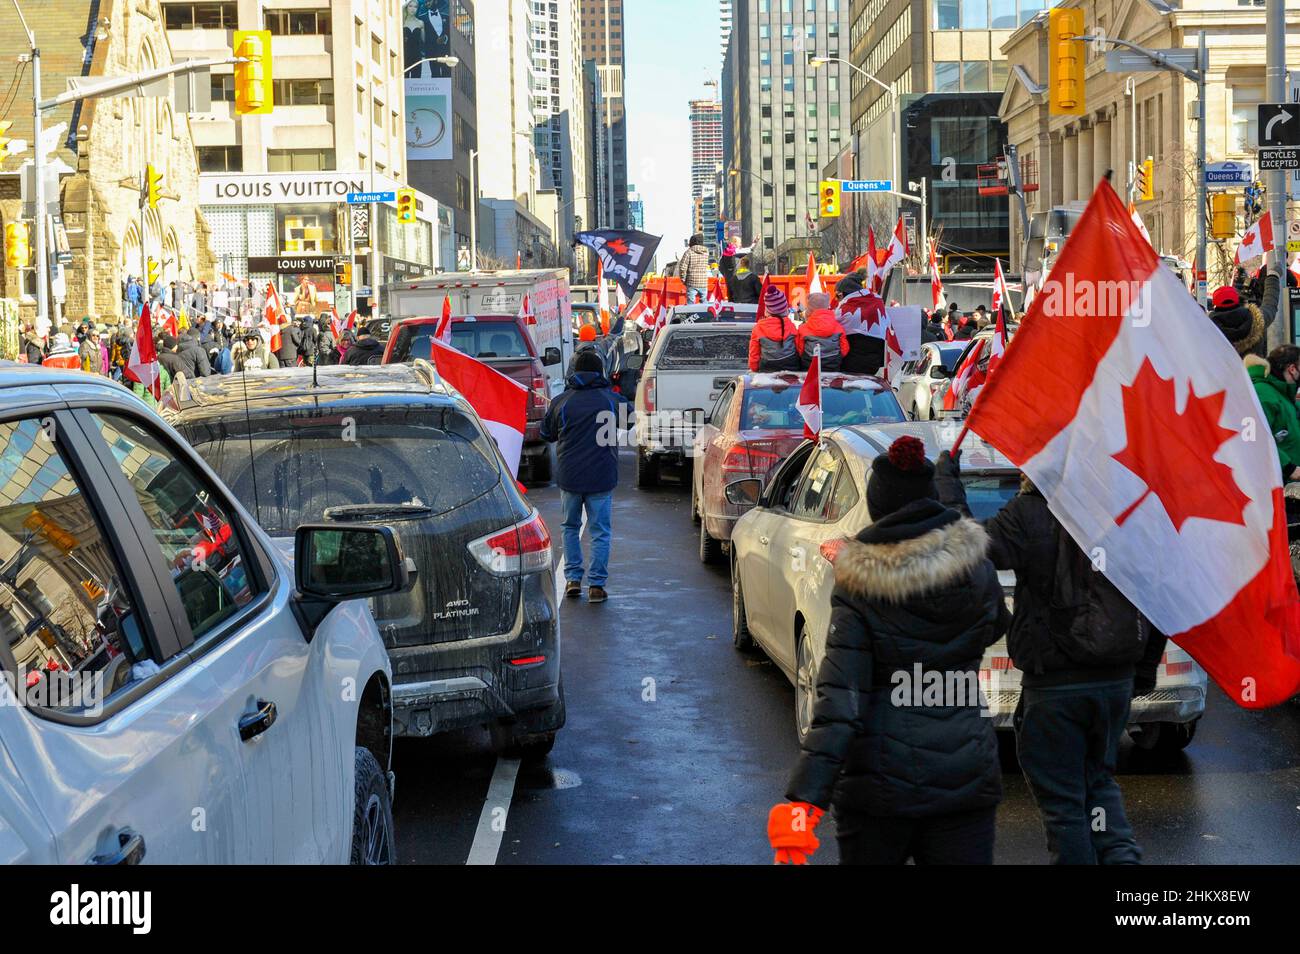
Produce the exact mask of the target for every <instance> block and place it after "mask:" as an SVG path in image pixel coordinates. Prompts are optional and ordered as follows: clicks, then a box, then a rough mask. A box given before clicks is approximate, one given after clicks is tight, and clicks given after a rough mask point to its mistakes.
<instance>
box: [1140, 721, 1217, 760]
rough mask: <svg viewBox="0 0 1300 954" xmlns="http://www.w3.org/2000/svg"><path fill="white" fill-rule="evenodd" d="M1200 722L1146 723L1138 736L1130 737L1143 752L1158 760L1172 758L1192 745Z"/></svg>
mask: <svg viewBox="0 0 1300 954" xmlns="http://www.w3.org/2000/svg"><path fill="white" fill-rule="evenodd" d="M1200 721H1201V720H1200V719H1193V720H1192V721H1191V722H1144V723H1142V726H1141V731H1140V732H1139V733H1137V734H1136V735H1134V734H1132V733H1130V734H1129V737H1130V738H1131V739H1132V740H1133V744H1134V745H1135V746H1136V747H1137V748H1138V749H1140V750H1141V751H1143V752H1147V753H1149V754H1151V755H1153V756H1156V757H1158V758H1172V757H1173V756H1175V755H1177V754H1178V753H1179V752H1181V751H1182V750H1183V749H1185V748H1187V746H1189V745H1191V743H1192V739H1193V738H1195V737H1196V724H1197V723H1198V722H1200Z"/></svg>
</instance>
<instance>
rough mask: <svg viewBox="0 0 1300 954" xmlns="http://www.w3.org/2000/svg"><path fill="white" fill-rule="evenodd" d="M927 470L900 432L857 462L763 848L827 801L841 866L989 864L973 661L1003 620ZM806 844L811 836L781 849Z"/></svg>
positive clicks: (984, 761) (997, 786)
mask: <svg viewBox="0 0 1300 954" xmlns="http://www.w3.org/2000/svg"><path fill="white" fill-rule="evenodd" d="M934 473H935V470H934V465H933V464H932V463H931V462H930V461H928V460H926V459H925V446H924V445H923V444H922V443H921V441H919V440H918V439H917V438H915V437H911V436H904V437H900V438H898V439H897V440H896V441H894V443H893V444H892V445H890V448H889V452H888V453H887V454H882V455H880V456H879V457H877V458H876V459H875V461H874V462H873V463H872V467H871V476H870V479H869V480H868V482H867V509H868V512H869V513H870V515H871V519H872V523H871V525H870V526H869V527H867V528H866V529H865V530H863V531H862V532H861V533H860V534H858V536H857V538H856V539H855V540H852V541H848V542H847V543H846V544H845V546H844V547H843V549H841V551H840V553H839V555H838V557H837V558H836V560H835V590H834V593H833V594H832V596H831V624H830V630H829V632H828V634H827V636H826V655H825V658H824V659H823V660H822V664H821V668H820V669H819V670H818V673H817V700H816V703H815V705H814V708H813V716H812V727H811V728H810V729H809V731H808V733H807V735H806V736H805V738H804V740H803V743H802V746H801V750H802V751H801V752H800V755H799V760H798V763H797V764H796V766H795V769H794V772H793V774H792V776H791V778H790V782H789V786H788V788H787V791H786V797H787V798H789V799H790V801H791V803H792V804H791V805H778V806H777V807H776V808H774V809H773V810H772V816H771V818H770V819H769V835H770V836H773V837H772V842H773V846H774V847H776V848H777V849H778V852H779V851H780V850H781V842H786V843H788V839H787V838H785V837H784V835H783V833H784V832H785V830H786V829H787V827H796V826H797V825H798V824H799V821H800V820H801V819H807V820H809V821H811V822H812V823H815V821H816V818H817V817H818V814H819V812H820V811H821V810H824V809H825V808H826V806H828V805H833V806H834V809H835V824H836V833H837V838H838V841H839V846H840V861H841V863H843V864H903V863H905V862H906V861H907V860H908V859H909V858H911V859H913V860H915V862H916V863H917V864H991V863H992V861H993V837H994V818H995V814H996V808H997V804H998V801H999V800H1000V799H1001V797H1002V781H1001V771H1000V769H999V766H998V745H997V738H996V736H995V734H994V730H993V723H992V722H991V721H990V720H989V719H988V718H986V717H985V716H984V715H983V714H982V713H981V702H980V697H979V667H980V660H981V659H982V658H983V655H984V650H985V648H986V647H988V646H989V645H991V644H992V643H993V642H995V641H996V640H997V639H998V638H999V637H1000V636H1001V635H1002V634H1003V633H1004V632H1006V629H1007V625H1008V623H1009V621H1010V614H1009V613H1008V612H1007V608H1006V603H1005V601H1004V599H1003V595H1002V587H1001V586H1000V585H999V583H998V576H997V572H996V571H995V570H994V568H993V564H992V563H991V562H990V561H989V559H988V557H987V556H986V555H985V551H986V550H987V549H988V538H987V536H986V535H985V533H984V531H983V530H982V529H981V528H980V526H979V524H977V523H975V522H974V521H973V520H971V519H969V518H967V517H963V516H962V515H961V514H959V513H958V512H957V511H955V510H950V509H948V508H947V507H945V506H943V505H942V504H941V503H939V501H938V500H937V499H936V496H937V491H936V488H935V483H934ZM936 685H937V686H938V691H937V692H936V691H935V686H936ZM787 815H792V816H793V818H794V823H793V825H790V826H787V825H786V824H785V823H784V821H783V820H782V819H784V818H785V817H786V816H787ZM774 823H775V824H774ZM796 831H797V827H796ZM778 836H781V837H778ZM815 847H816V845H815V839H814V840H813V842H812V843H808V844H807V846H806V847H805V848H802V849H801V848H799V847H798V846H796V847H795V850H796V851H799V852H800V853H806V852H807V851H808V850H810V849H812V848H815ZM778 860H780V858H779V857H778ZM792 860H794V861H795V862H796V863H797V862H798V861H799V858H797V857H796V858H793V859H792Z"/></svg>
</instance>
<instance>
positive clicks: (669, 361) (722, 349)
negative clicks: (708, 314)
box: [655, 329, 749, 371]
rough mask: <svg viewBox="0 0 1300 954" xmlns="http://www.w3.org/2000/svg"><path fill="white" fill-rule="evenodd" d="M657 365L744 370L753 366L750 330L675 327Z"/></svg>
mask: <svg viewBox="0 0 1300 954" xmlns="http://www.w3.org/2000/svg"><path fill="white" fill-rule="evenodd" d="M655 364H656V367H657V368H658V369H659V370H662V371H681V370H686V369H690V368H720V369H725V370H738V371H744V370H745V369H747V368H748V367H749V332H747V331H737V332H725V331H717V332H707V331H695V330H693V329H677V330H674V331H672V332H671V337H669V339H668V342H667V344H665V345H664V347H663V350H662V351H661V352H660V353H659V357H658V359H657V360H656V362H655Z"/></svg>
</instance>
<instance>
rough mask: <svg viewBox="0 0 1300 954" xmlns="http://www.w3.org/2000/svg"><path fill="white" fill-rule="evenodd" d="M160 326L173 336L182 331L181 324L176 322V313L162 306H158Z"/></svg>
mask: <svg viewBox="0 0 1300 954" xmlns="http://www.w3.org/2000/svg"><path fill="white" fill-rule="evenodd" d="M158 327H160V328H161V329H162V330H163V331H165V332H167V334H169V335H171V336H172V337H173V338H175V337H177V336H178V335H179V334H180V333H181V329H180V325H178V324H177V323H176V313H175V312H173V311H171V310H170V309H167V308H163V307H162V306H159V308H158Z"/></svg>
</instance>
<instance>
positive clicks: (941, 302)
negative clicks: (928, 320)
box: [930, 241, 948, 311]
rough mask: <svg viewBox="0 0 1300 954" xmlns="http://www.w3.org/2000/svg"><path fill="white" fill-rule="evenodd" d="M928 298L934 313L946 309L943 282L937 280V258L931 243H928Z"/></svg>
mask: <svg viewBox="0 0 1300 954" xmlns="http://www.w3.org/2000/svg"><path fill="white" fill-rule="evenodd" d="M930 298H931V299H932V300H933V305H932V307H933V309H934V310H935V311H939V310H941V309H943V308H946V307H948V305H947V302H946V301H945V298H944V294H943V282H942V281H941V280H940V279H939V257H938V255H937V254H936V252H935V244H934V242H933V241H932V242H930Z"/></svg>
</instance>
